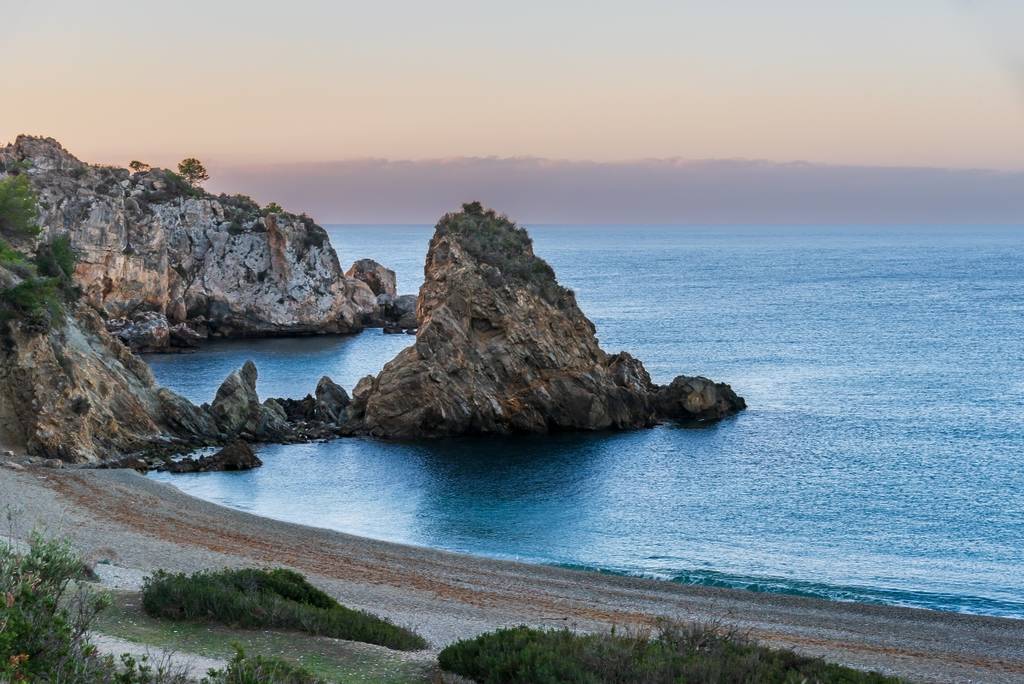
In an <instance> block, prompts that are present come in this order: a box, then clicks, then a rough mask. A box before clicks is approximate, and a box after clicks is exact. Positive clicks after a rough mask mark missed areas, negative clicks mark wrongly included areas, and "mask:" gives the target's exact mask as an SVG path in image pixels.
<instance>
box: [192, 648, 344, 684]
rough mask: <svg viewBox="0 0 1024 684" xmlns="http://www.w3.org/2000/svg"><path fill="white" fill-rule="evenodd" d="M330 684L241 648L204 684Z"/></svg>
mask: <svg viewBox="0 0 1024 684" xmlns="http://www.w3.org/2000/svg"><path fill="white" fill-rule="evenodd" d="M262 682H268V683H272V684H328V683H327V682H326V681H325V680H323V679H320V678H319V677H317V676H316V675H315V674H313V673H312V672H310V671H309V670H307V669H306V668H304V667H302V666H301V665H295V664H294V663H291V662H289V661H287V660H284V659H282V658H274V657H272V656H262V655H256V656H246V655H245V651H244V650H243V649H242V648H241V647H238V650H237V652H236V653H235V657H234V658H232V659H231V662H230V663H228V666H227V667H225V668H223V669H220V670H211V671H210V672H209V673H207V675H206V677H205V678H204V679H203V682H202V684H250V683H252V684H259V683H262Z"/></svg>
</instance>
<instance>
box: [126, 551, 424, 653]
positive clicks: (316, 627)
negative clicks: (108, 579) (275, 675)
mask: <svg viewBox="0 0 1024 684" xmlns="http://www.w3.org/2000/svg"><path fill="white" fill-rule="evenodd" d="M142 598H143V603H142V605H143V608H144V609H145V610H146V612H147V613H148V614H149V615H151V616H153V617H162V618H169V619H173V620H205V621H210V622H217V623H221V624H226V625H231V626H238V627H244V628H260V627H279V628H284V629H295V630H299V631H303V632H308V633H310V634H315V635H319V636H329V637H334V638H337V639H348V640H351V641H363V642H366V643H370V644H378V645H380V646H386V647H388V648H393V649H396V650H402V651H415V650H418V649H422V648H425V647H426V645H427V644H426V641H425V640H424V639H423V637H421V636H419V635H418V634H416V633H414V632H412V631H410V630H408V629H405V628H403V627H399V626H398V625H395V624H393V623H391V622H389V621H388V620H385V619H383V618H380V617H377V616H376V615H371V614H370V613H367V612H364V611H359V610H353V609H351V608H347V607H345V606H343V605H341V604H339V603H338V602H337V601H335V600H334V599H333V598H331V597H330V596H328V595H327V594H325V593H324V592H322V591H320V590H319V589H317V588H316V587H314V586H313V585H312V584H310V583H309V582H308V581H306V578H305V577H303V576H302V575H300V574H299V573H297V572H294V571H292V570H287V569H284V568H276V569H272V570H256V569H245V570H221V571H217V572H199V573H195V574H193V575H185V574H182V573H179V574H170V573H167V572H163V571H159V572H157V573H155V574H154V575H153V576H152V577H149V578H147V580H146V582H145V585H144V586H143V597H142Z"/></svg>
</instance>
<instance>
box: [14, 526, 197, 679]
mask: <svg viewBox="0 0 1024 684" xmlns="http://www.w3.org/2000/svg"><path fill="white" fill-rule="evenodd" d="M86 572H87V570H86V567H85V565H84V563H83V562H82V560H81V559H80V558H79V557H78V556H77V555H75V554H74V553H73V552H72V550H71V547H70V545H69V544H68V542H67V541H62V540H46V539H43V538H42V537H41V536H39V535H33V536H32V537H31V539H30V541H29V548H28V552H27V553H25V554H18V553H16V552H15V551H14V549H13V548H12V547H11V546H9V545H7V544H0V681H4V682H6V681H25V682H43V683H49V682H52V683H54V684H56V683H58V682H59V683H60V684H184V683H185V682H186V681H188V680H187V678H186V676H185V673H184V672H182V671H179V670H177V669H175V668H173V667H170V666H168V665H167V664H166V663H164V664H159V665H156V666H154V665H153V664H151V663H149V662H148V660H147V659H145V658H143V659H142V660H139V661H137V660H135V659H134V658H131V657H130V656H122V657H121V659H120V662H118V661H115V660H114V658H112V657H110V656H100V655H99V654H98V653H97V652H96V649H95V647H94V646H93V645H92V643H91V642H90V641H89V627H90V624H91V623H92V621H93V619H94V618H95V617H96V615H97V613H99V611H101V610H102V609H103V608H105V607H106V606H107V604H108V599H107V597H106V595H104V594H99V593H95V592H93V591H90V590H88V589H86V588H85V587H84V586H83V585H82V584H80V583H78V580H80V579H82V578H83V577H84V576H85V575H86Z"/></svg>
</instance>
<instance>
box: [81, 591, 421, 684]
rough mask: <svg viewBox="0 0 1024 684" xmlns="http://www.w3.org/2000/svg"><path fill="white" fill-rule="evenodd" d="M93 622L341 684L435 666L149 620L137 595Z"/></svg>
mask: <svg viewBox="0 0 1024 684" xmlns="http://www.w3.org/2000/svg"><path fill="white" fill-rule="evenodd" d="M112 599H113V600H112V603H111V605H110V607H108V608H107V609H105V610H104V611H103V612H102V613H100V615H99V616H98V617H97V618H96V626H95V629H96V631H97V632H101V633H103V634H109V635H111V636H115V637H118V638H120V639H125V640H126V641H132V642H135V643H139V644H148V645H151V646H157V647H159V648H163V649H165V650H169V651H173V652H177V653H196V654H198V655H202V656H205V657H208V658H224V659H232V658H233V657H237V655H236V644H241V645H242V646H244V648H245V650H246V652H247V653H260V654H262V655H263V656H265V657H267V658H274V659H287V660H288V661H289V662H291V663H293V664H295V665H298V666H301V667H302V668H304V669H305V670H307V671H309V672H310V673H312V674H313V675H315V676H316V677H319V678H322V679H326V680H328V681H330V682H339V683H341V684H356V683H357V682H380V683H381V684H406V683H408V682H421V683H422V684H427V683H429V682H431V681H433V677H432V675H433V673H434V672H436V664H435V663H434V661H433V658H431V657H430V656H429V654H428V653H424V654H422V656H421V655H420V654H416V655H415V656H413V655H405V654H400V653H396V652H394V651H392V650H388V649H384V648H381V647H379V646H372V645H369V644H360V643H355V642H351V641H340V640H337V639H331V638H328V637H315V636H309V635H307V634H302V633H298V632H285V631H272V630H245V629H237V628H233V627H228V626H226V625H222V624H210V623H208V622H199V621H195V620H184V621H169V620H164V619H158V618H154V617H150V616H149V615H147V614H146V612H145V611H144V610H143V608H142V596H141V595H140V594H139V593H137V592H116V593H114V594H112Z"/></svg>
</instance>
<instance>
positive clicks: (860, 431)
mask: <svg viewBox="0 0 1024 684" xmlns="http://www.w3.org/2000/svg"><path fill="white" fill-rule="evenodd" d="M329 230H330V232H331V237H332V241H333V243H334V245H335V246H336V248H337V249H338V251H339V254H340V256H341V260H342V262H343V263H346V264H347V263H349V262H351V261H352V260H354V259H356V258H360V257H373V258H376V259H377V260H379V261H381V262H383V263H385V264H388V265H390V266H391V267H393V268H394V269H395V270H396V271H397V272H398V281H399V290H400V291H402V292H414V291H415V290H416V288H417V287H418V285H419V283H420V282H421V281H422V263H423V255H424V253H425V251H426V245H427V241H428V240H429V237H430V234H431V229H430V228H429V227H426V226H398V227H396V226H389V227H381V226H346V227H332V228H330V229H329ZM531 234H532V235H533V236H534V240H535V247H536V251H537V253H538V254H540V255H541V256H543V257H544V258H546V259H547V260H548V261H549V262H550V263H551V264H552V265H553V266H554V268H555V270H556V272H557V273H558V276H559V280H560V281H561V282H562V283H563V284H564V285H566V286H568V287H571V288H573V289H575V290H576V293H577V297H578V300H579V303H580V306H581V307H582V308H583V310H584V311H585V312H586V313H587V314H588V315H589V316H590V318H591V319H592V320H593V321H594V322H595V324H596V325H597V329H598V335H599V337H600V338H601V341H602V345H603V346H604V347H605V349H607V350H609V351H618V350H620V349H626V350H629V351H630V352H631V353H633V354H634V355H636V356H637V357H639V358H640V359H642V360H643V361H644V363H645V364H646V366H647V368H648V370H649V371H650V372H651V374H652V376H654V379H655V380H657V381H660V382H667V381H668V380H670V379H671V378H672V377H673V376H674V375H676V374H678V373H688V374H698V373H699V374H703V375H707V376H709V377H712V378H715V379H717V380H723V381H727V382H730V383H731V384H732V385H733V387H734V388H735V389H736V390H737V391H738V392H739V393H740V394H741V395H743V396H744V397H745V398H746V399H747V402H748V404H749V406H750V408H749V410H747V411H746V412H744V413H742V414H741V415H739V416H737V417H735V418H732V419H729V420H726V421H724V422H722V423H720V424H718V425H716V426H713V427H709V428H704V429H685V428H681V427H677V426H673V425H663V426H660V427H657V428H654V429H651V430H643V431H639V432H631V433H604V434H558V435H553V436H548V437H523V438H515V439H485V438H468V439H459V440H444V441H438V442H417V443H397V444H396V443H386V442H379V441H374V440H368V439H344V440H336V441H332V442H328V443H321V444H303V445H267V446H264V447H262V448H261V449H260V452H259V453H260V457H261V458H262V459H263V460H264V463H265V466H264V467H263V468H261V469H258V470H255V471H251V472H247V473H207V474H195V475H178V476H170V475H166V474H155V475H153V477H155V478H157V479H160V480H164V481H169V482H172V483H173V484H175V485H176V486H178V487H180V488H181V489H183V490H185V491H186V492H188V493H190V494H193V495H195V496H199V497H201V498H204V499H208V500H211V501H215V502H218V503H221V504H224V505H228V506H233V507H236V508H240V509H243V510H247V511H251V512H254V513H258V514H261V515H266V516H270V517H274V518H279V519H284V520H290V521H294V522H300V523H305V524H310V525H316V526H320V527H327V528H332V529H337V530H341V531H345V532H351V533H354V534H360V535H365V536H369V537H374V538H379V539H386V540H390V541H397V542H404V543H411V544H419V545H424V546H432V547H437V548H445V549H451V550H456V551H464V552H469V553H476V554H484V555H491V556H497V557H503V558H516V559H520V560H525V561H530V562H538V563H550V564H559V565H566V566H571V567H584V568H590V569H598V570H605V571H611V572H622V573H630V574H640V575H647V576H653V577H659V578H663V579H667V580H674V581H679V582H690V583H699V584H706V585H713V586H725V587H739V588H747V589H753V590H757V591H777V592H785V593H794V594H801V595H809V596H820V597H825V598H833V599H840V600H857V601H867V602H877V603H889V604H897V605H909V606H919V607H926V608H934V609H942V610H956V611H963V612H971V613H981V614H989V615H1004V616H1012V617H1018V618H1024V230H1021V229H1019V228H936V227H918V228H905V227H901V228H884V227H871V228H859V227H799V228H781V227H768V226H762V227H722V228H693V227H620V226H597V227H557V226H541V227H531ZM411 342H412V338H410V337H407V336H404V335H383V334H381V332H380V331H379V330H370V331H367V332H365V333H363V334H361V335H357V336H351V337H331V338H302V339H272V340H251V341H233V342H221V343H212V344H210V345H208V346H206V347H205V348H204V349H203V350H201V351H199V352H198V353H195V354H189V355H167V356H149V357H147V360H148V361H149V362H150V364H151V365H152V367H153V369H154V372H155V373H156V375H157V378H158V380H160V381H161V382H162V383H163V384H165V385H168V386H170V387H172V388H174V389H176V390H178V391H180V392H182V393H183V394H185V395H186V396H188V397H189V398H191V399H193V400H194V401H209V400H210V399H211V398H212V396H213V393H214V391H215V389H216V387H217V385H218V384H219V382H220V381H221V380H222V379H223V377H224V376H225V375H226V374H227V373H228V372H229V371H230V370H232V369H234V368H237V367H238V366H240V365H241V363H242V362H243V361H244V360H245V359H247V358H252V359H253V360H254V361H256V363H257V366H258V367H259V370H260V381H259V389H260V392H261V394H262V395H263V396H295V397H298V396H302V395H304V394H306V393H307V392H309V391H311V390H312V389H313V387H314V386H315V384H316V381H317V379H318V378H319V377H320V376H321V375H323V374H328V375H331V376H332V377H333V378H334V379H335V380H336V381H338V382H340V383H341V384H343V385H344V386H346V387H347V388H349V389H351V387H352V386H353V385H354V383H355V381H356V380H358V378H359V377H361V376H363V375H366V374H369V373H375V372H377V371H378V370H379V368H380V367H381V366H382V365H383V364H384V363H385V362H386V361H388V360H389V359H390V358H392V357H393V356H394V354H395V353H397V351H398V350H400V349H401V348H403V347H404V346H406V345H408V344H410V343H411Z"/></svg>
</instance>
